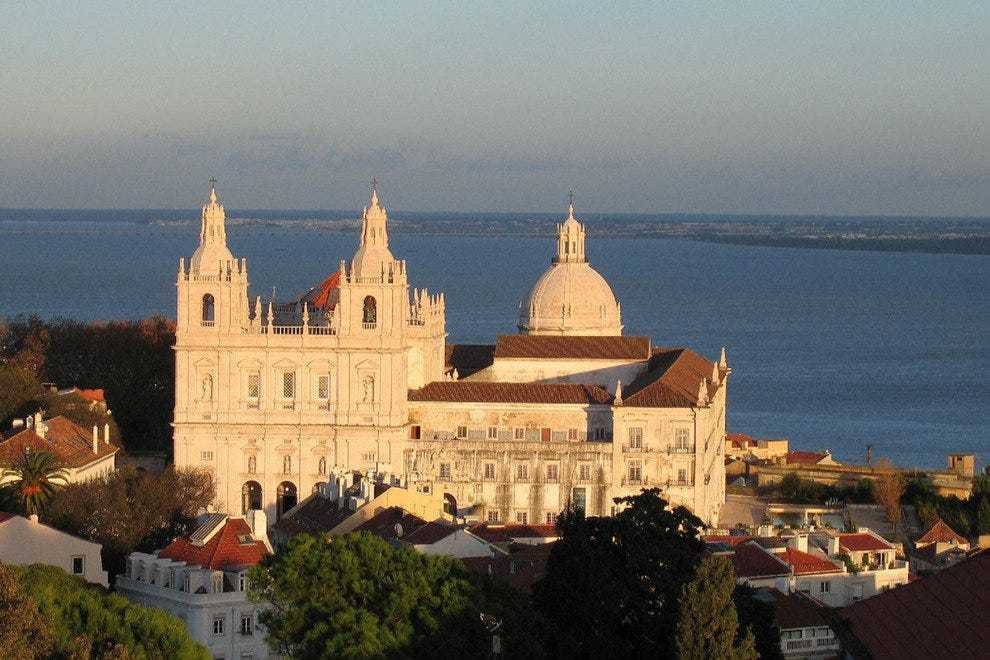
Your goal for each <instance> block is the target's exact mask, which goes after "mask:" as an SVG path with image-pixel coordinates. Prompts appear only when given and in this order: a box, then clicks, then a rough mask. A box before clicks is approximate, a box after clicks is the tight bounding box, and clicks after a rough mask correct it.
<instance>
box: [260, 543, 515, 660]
mask: <svg viewBox="0 0 990 660" xmlns="http://www.w3.org/2000/svg"><path fill="white" fill-rule="evenodd" d="M251 594H252V597H253V598H256V599H259V600H262V601H265V602H267V603H270V604H271V608H270V609H268V610H267V611H265V612H264V613H263V614H262V615H261V621H262V623H263V624H264V625H265V626H266V627H267V630H268V640H269V643H270V644H271V645H272V646H273V647H275V648H278V649H280V650H281V651H282V652H284V653H286V654H289V655H291V656H292V657H294V658H326V657H333V658H337V657H341V658H367V657H383V656H387V657H430V658H436V657H486V656H487V655H488V652H489V650H490V649H491V644H492V641H491V633H490V632H489V625H490V624H491V623H493V622H495V621H496V620H497V614H498V612H497V611H496V609H497V608H498V607H509V606H512V605H513V604H512V603H504V602H503V603H501V604H500V605H496V604H495V603H492V602H491V601H494V600H498V596H497V595H496V594H492V593H488V594H485V593H483V592H482V590H481V589H480V588H479V586H478V584H477V583H476V582H475V581H474V579H473V577H472V576H471V575H470V574H468V572H467V570H466V569H465V567H464V565H463V564H462V563H461V562H460V561H458V560H457V559H453V558H450V557H440V556H431V555H424V554H421V553H419V552H416V551H415V550H412V549H410V548H405V547H403V548H396V547H393V546H392V545H390V544H389V543H388V542H386V541H385V540H383V539H381V538H379V537H377V536H372V535H370V534H366V533H357V534H347V535H344V536H339V537H330V536H326V535H324V536H321V537H315V536H311V535H307V534H302V535H299V536H296V537H295V538H294V539H293V540H292V541H290V542H289V543H288V544H287V545H285V546H284V547H282V548H279V550H278V551H277V552H276V553H275V554H273V555H270V556H268V557H267V558H266V559H265V561H264V562H263V563H262V564H261V565H259V566H257V567H256V568H255V569H253V571H252V574H251ZM516 604H517V605H519V606H521V607H525V606H524V604H523V603H521V602H520V603H516ZM487 605H492V606H493V607H492V609H490V610H488V611H485V610H486V609H487ZM482 614H485V616H484V617H482ZM503 627H504V622H503ZM502 633H503V634H504V633H505V630H504V628H503V630H502ZM503 650H504V651H505V653H506V655H507V656H516V657H518V656H520V655H525V654H526V650H521V649H519V648H516V649H515V652H513V648H512V644H511V642H509V644H508V647H507V648H506V647H504V648H503Z"/></svg>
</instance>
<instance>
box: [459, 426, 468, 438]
mask: <svg viewBox="0 0 990 660" xmlns="http://www.w3.org/2000/svg"><path fill="white" fill-rule="evenodd" d="M457 437H458V438H460V439H461V440H463V439H464V438H466V437H467V427H466V426H458V427H457Z"/></svg>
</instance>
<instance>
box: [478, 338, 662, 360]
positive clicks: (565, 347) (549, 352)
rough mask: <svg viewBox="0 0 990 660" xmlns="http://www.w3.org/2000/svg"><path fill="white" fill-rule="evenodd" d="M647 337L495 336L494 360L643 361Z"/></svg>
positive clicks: (647, 354)
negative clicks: (496, 338)
mask: <svg viewBox="0 0 990 660" xmlns="http://www.w3.org/2000/svg"><path fill="white" fill-rule="evenodd" d="M649 357H650V338H649V337H622V336H617V337H562V336H557V335H499V338H498V343H496V344H495V358H496V359H499V358H536V359H558V360H560V359H574V360H646V359H648V358H649Z"/></svg>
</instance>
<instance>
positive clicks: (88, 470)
mask: <svg viewBox="0 0 990 660" xmlns="http://www.w3.org/2000/svg"><path fill="white" fill-rule="evenodd" d="M119 450H120V448H119V447H117V445H116V444H114V443H113V442H112V441H111V440H110V425H109V424H106V425H104V427H103V428H102V429H100V428H99V427H96V426H94V427H93V432H92V433H91V434H90V433H89V432H87V431H86V430H85V429H84V428H82V427H81V426H79V425H78V424H76V423H75V422H73V421H71V420H70V419H68V418H67V417H63V416H61V415H58V416H56V417H53V418H51V419H43V416H42V413H40V412H38V413H35V414H34V415H32V416H31V417H28V418H26V419H24V420H14V425H13V428H12V429H11V431H10V432H9V435H8V436H7V437H6V438H5V439H3V440H0V463H2V464H6V465H11V464H13V463H16V462H17V461H18V460H20V459H21V457H22V456H24V453H25V452H31V451H35V452H37V451H47V452H50V453H52V454H54V455H55V458H57V459H58V461H59V462H60V463H61V464H62V466H63V467H64V468H65V470H66V473H67V476H66V481H68V482H69V483H73V482H78V481H85V480H86V479H91V478H93V477H97V476H100V475H102V474H106V473H107V472H112V471H113V470H114V469H115V468H116V455H117V452H118V451H119ZM11 478H12V477H7V478H6V480H7V481H9V480H10V479H11ZM0 483H2V481H0Z"/></svg>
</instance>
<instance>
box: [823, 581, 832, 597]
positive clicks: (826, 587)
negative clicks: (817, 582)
mask: <svg viewBox="0 0 990 660" xmlns="http://www.w3.org/2000/svg"><path fill="white" fill-rule="evenodd" d="M821 591H822V593H823V594H827V593H830V592H831V591H832V583H831V582H822V583H821Z"/></svg>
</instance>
